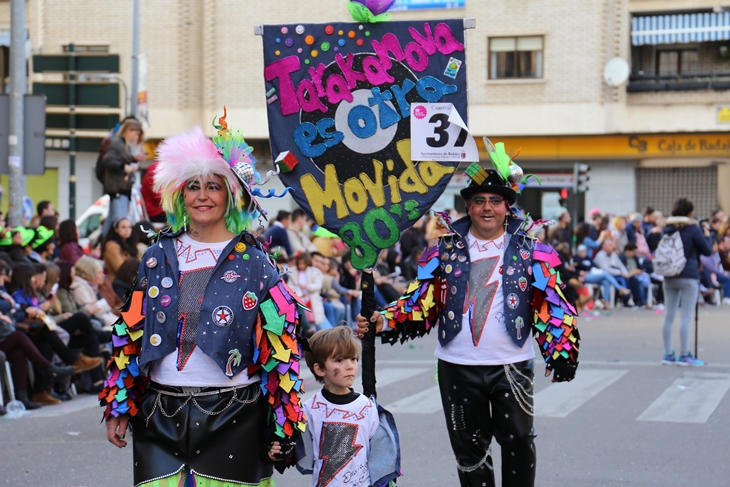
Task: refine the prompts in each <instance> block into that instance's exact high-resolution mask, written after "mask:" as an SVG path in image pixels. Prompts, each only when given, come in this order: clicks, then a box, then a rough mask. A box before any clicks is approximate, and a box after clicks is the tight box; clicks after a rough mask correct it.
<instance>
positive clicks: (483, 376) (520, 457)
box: [438, 360, 536, 487]
mask: <svg viewBox="0 0 730 487" xmlns="http://www.w3.org/2000/svg"><path fill="white" fill-rule="evenodd" d="M514 367H515V368H516V370H517V371H519V372H520V373H521V374H522V375H520V374H518V373H517V372H515V370H509V371H508V369H506V368H505V367H504V366H502V365H456V364H452V363H449V362H445V361H443V360H439V361H438V382H439V389H440V391H441V402H442V403H443V407H444V414H445V415H446V424H447V426H448V429H449V439H450V441H451V447H452V449H453V450H454V455H455V456H456V461H457V464H458V472H459V481H460V482H461V486H462V487H467V486H468V487H483V486H486V487H493V486H494V485H495V481H494V470H493V466H492V457H491V455H490V454H489V447H490V444H491V442H492V437H494V438H496V440H497V443H499V445H500V447H501V450H502V485H503V486H504V487H531V486H534V485H535V464H536V453H535V442H534V438H535V428H534V426H533V417H532V415H530V414H528V413H527V412H526V411H525V409H526V410H527V411H530V412H532V407H533V402H532V395H533V385H532V378H533V372H534V360H526V361H524V362H518V363H516V364H514ZM507 373H510V374H511V376H512V378H513V379H514V381H516V383H514V382H513V384H512V385H510V381H509V380H508V378H507V375H506V374H507ZM517 384H519V385H521V386H522V390H521V391H519V390H518V393H521V396H522V397H523V398H525V399H527V401H528V402H529V404H526V403H525V402H522V403H520V401H519V398H515V394H514V392H513V390H512V389H513V388H517V387H518V385H517ZM528 395H529V397H527V396H528ZM523 408H524V409H523Z"/></svg>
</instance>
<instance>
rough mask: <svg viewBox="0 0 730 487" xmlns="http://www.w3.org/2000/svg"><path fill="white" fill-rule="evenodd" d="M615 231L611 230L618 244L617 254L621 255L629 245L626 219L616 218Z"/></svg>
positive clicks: (613, 223)
mask: <svg viewBox="0 0 730 487" xmlns="http://www.w3.org/2000/svg"><path fill="white" fill-rule="evenodd" d="M612 227H613V230H611V237H612V238H613V241H614V242H615V243H616V252H618V253H619V254H621V253H623V251H624V247H626V244H627V243H629V237H628V236H627V235H626V218H624V217H622V216H616V217H614V218H613V222H612Z"/></svg>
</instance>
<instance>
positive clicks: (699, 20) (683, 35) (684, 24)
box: [631, 12, 730, 46]
mask: <svg viewBox="0 0 730 487" xmlns="http://www.w3.org/2000/svg"><path fill="white" fill-rule="evenodd" d="M727 39H730V12H721V13H705V14H684V15H652V16H647V17H634V18H632V19H631V44H632V45H634V46H642V45H644V44H674V43H687V42H707V41H722V40H727Z"/></svg>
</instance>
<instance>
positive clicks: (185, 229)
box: [183, 215, 188, 232]
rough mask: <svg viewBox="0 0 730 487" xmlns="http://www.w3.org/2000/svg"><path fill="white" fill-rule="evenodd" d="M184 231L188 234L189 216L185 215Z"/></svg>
mask: <svg viewBox="0 0 730 487" xmlns="http://www.w3.org/2000/svg"><path fill="white" fill-rule="evenodd" d="M183 230H184V231H186V232H187V231H188V216H187V215H183Z"/></svg>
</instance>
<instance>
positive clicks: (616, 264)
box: [593, 239, 630, 306]
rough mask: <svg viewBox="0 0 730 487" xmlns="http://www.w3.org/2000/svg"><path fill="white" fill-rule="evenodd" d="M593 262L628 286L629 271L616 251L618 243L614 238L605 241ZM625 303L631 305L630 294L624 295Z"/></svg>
mask: <svg viewBox="0 0 730 487" xmlns="http://www.w3.org/2000/svg"><path fill="white" fill-rule="evenodd" d="M593 264H594V265H595V266H596V267H598V268H599V269H601V270H603V271H606V272H607V273H609V274H611V275H612V276H613V278H614V279H616V281H617V282H618V283H619V284H620V285H621V287H623V288H628V284H629V278H630V276H629V271H628V270H627V269H626V266H625V265H624V264H623V262H621V259H620V258H619V256H618V254H617V253H616V243H615V242H614V241H613V239H610V240H605V241H604V242H603V245H602V246H601V250H600V251H599V252H598V253H597V254H596V256H595V257H594V258H593ZM623 304H624V306H629V296H628V295H625V296H623Z"/></svg>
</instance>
